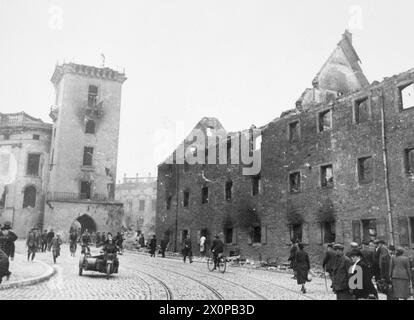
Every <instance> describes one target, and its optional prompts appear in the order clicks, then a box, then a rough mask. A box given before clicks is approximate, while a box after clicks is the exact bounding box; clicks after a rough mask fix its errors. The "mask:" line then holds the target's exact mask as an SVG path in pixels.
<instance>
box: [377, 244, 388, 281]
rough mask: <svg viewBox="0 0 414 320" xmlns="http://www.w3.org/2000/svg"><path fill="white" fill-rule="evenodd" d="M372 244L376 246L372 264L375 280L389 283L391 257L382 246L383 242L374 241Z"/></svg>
mask: <svg viewBox="0 0 414 320" xmlns="http://www.w3.org/2000/svg"><path fill="white" fill-rule="evenodd" d="M374 244H375V245H376V249H375V254H374V264H375V272H376V275H375V276H376V278H375V280H376V281H379V280H380V281H383V282H385V283H390V282H391V280H390V263H391V255H390V253H389V252H388V250H387V248H386V247H385V246H384V245H385V242H384V240H375V241H374Z"/></svg>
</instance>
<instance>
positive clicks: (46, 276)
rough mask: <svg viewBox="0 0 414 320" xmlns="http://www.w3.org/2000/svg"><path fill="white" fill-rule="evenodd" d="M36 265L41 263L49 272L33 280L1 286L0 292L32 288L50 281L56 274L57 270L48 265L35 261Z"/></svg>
mask: <svg viewBox="0 0 414 320" xmlns="http://www.w3.org/2000/svg"><path fill="white" fill-rule="evenodd" d="M34 263H39V264H41V265H43V266H45V267H46V269H47V271H46V272H45V273H44V274H43V275H41V276H39V277H33V278H29V279H24V280H20V281H15V282H10V283H6V284H0V290H7V289H11V288H19V287H24V286H31V285H34V284H37V283H40V282H43V281H46V280H49V279H50V278H51V277H52V276H53V275H54V274H55V273H56V270H55V268H53V267H52V266H50V265H48V264H47V263H44V262H42V261H34Z"/></svg>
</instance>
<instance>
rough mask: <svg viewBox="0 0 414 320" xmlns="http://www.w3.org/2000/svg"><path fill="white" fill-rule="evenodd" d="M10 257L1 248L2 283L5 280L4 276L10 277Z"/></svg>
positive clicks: (0, 274)
mask: <svg viewBox="0 0 414 320" xmlns="http://www.w3.org/2000/svg"><path fill="white" fill-rule="evenodd" d="M9 266H10V263H9V257H8V256H7V254H6V253H5V252H4V251H3V250H1V249H0V283H1V282H2V280H3V277H7V280H8V279H9V277H10V275H11V272H10V271H9Z"/></svg>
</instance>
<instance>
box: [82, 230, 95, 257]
mask: <svg viewBox="0 0 414 320" xmlns="http://www.w3.org/2000/svg"><path fill="white" fill-rule="evenodd" d="M91 242H92V239H91V235H90V234H89V232H88V229H85V231H84V233H83V234H82V236H81V246H82V251H81V254H85V253H90V252H91V250H90V248H89V245H90V244H91Z"/></svg>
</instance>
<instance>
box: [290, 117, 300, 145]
mask: <svg viewBox="0 0 414 320" xmlns="http://www.w3.org/2000/svg"><path fill="white" fill-rule="evenodd" d="M298 140H299V121H295V122H292V123H289V141H290V142H295V141H298Z"/></svg>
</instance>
